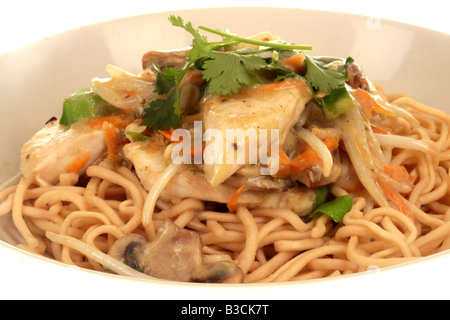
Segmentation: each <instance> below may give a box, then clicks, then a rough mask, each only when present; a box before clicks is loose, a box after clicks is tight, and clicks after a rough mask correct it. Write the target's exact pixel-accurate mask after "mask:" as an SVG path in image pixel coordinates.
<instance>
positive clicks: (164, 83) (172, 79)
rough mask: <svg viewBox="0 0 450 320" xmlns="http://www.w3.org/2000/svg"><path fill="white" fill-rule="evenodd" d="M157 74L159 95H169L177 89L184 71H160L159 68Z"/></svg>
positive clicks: (165, 69) (169, 69)
mask: <svg viewBox="0 0 450 320" xmlns="http://www.w3.org/2000/svg"><path fill="white" fill-rule="evenodd" d="M156 70H157V74H156V83H155V90H154V92H157V93H159V94H166V93H169V91H170V90H172V89H173V88H175V86H176V84H177V79H178V77H179V76H180V73H181V72H182V70H178V69H175V68H169V67H167V68H164V70H162V71H161V70H159V69H158V68H157V69H156Z"/></svg>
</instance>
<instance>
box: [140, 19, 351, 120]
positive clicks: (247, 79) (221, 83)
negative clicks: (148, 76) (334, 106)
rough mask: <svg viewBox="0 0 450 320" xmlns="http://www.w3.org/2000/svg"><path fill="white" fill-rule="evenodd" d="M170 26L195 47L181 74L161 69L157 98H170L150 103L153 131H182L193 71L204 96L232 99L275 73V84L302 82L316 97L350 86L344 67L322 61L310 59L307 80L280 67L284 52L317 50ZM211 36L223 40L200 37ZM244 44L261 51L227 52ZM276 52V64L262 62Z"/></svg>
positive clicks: (178, 22)
mask: <svg viewBox="0 0 450 320" xmlns="http://www.w3.org/2000/svg"><path fill="white" fill-rule="evenodd" d="M169 21H170V22H171V23H172V25H173V26H175V27H180V28H183V29H185V30H186V31H187V32H189V33H190V34H191V35H192V36H193V40H192V47H191V49H190V50H189V52H188V53H187V56H186V58H187V61H186V65H185V67H184V68H183V69H181V70H178V69H174V68H164V69H163V70H159V69H158V68H157V66H156V69H157V80H156V85H155V92H157V93H159V94H161V95H163V94H167V97H166V99H165V100H163V99H156V100H154V101H151V102H150V104H149V106H148V107H147V108H146V109H145V113H144V117H143V121H142V124H143V125H146V126H148V127H151V128H153V129H169V128H176V127H178V126H180V125H181V123H182V120H181V106H180V88H179V84H180V83H181V80H182V79H183V77H184V75H185V74H186V72H187V70H188V69H189V68H192V67H195V68H197V69H199V70H201V71H202V75H203V79H204V80H205V83H206V91H207V92H208V93H210V94H218V95H222V96H225V95H229V94H233V93H236V92H238V91H239V89H240V88H241V87H242V86H249V85H252V84H254V83H257V82H258V77H257V76H256V75H255V72H258V71H263V70H266V71H276V72H277V75H276V80H275V81H278V80H282V79H283V78H284V77H292V76H294V77H301V78H303V79H304V80H305V81H306V83H307V84H308V85H309V87H310V88H311V90H312V91H313V95H314V96H315V90H320V91H322V92H324V93H325V94H328V93H330V92H332V91H333V90H335V89H338V88H340V87H342V86H343V85H344V83H345V82H346V81H347V70H346V66H347V64H346V65H345V68H344V70H336V69H333V68H329V67H328V66H327V65H326V64H324V63H322V61H321V60H320V59H316V58H310V57H308V56H306V61H305V62H306V65H307V71H306V74H305V75H304V76H303V75H298V74H295V73H293V72H292V71H290V70H288V69H285V68H283V67H282V66H280V65H279V64H278V59H274V57H278V55H279V53H281V52H286V51H288V52H291V53H292V54H296V53H299V52H301V51H311V50H313V48H312V46H310V45H295V44H289V43H286V42H281V41H269V42H266V41H259V40H254V39H248V38H243V37H240V36H238V35H235V34H232V33H229V32H223V31H220V30H216V29H212V28H209V27H205V26H200V27H198V28H197V27H195V26H194V25H193V24H192V23H191V22H185V21H184V20H183V18H181V17H179V16H174V15H171V16H170V17H169ZM200 30H203V31H207V32H210V33H213V34H216V35H220V36H221V37H222V41H215V42H210V41H208V38H207V37H206V36H205V35H203V34H202V33H200ZM239 43H246V44H251V45H257V46H259V47H261V49H259V50H254V49H250V48H246V49H243V50H234V51H226V50H223V49H226V48H227V47H229V46H233V45H237V44H239ZM267 52H272V53H273V54H272V58H263V56H262V55H261V54H264V53H267Z"/></svg>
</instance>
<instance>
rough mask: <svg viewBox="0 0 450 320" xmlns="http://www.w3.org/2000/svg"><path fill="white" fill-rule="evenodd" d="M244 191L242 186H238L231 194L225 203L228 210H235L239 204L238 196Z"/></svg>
mask: <svg viewBox="0 0 450 320" xmlns="http://www.w3.org/2000/svg"><path fill="white" fill-rule="evenodd" d="M244 191H245V187H244V186H240V187H239V188H238V189H237V191H236V192H235V193H233V195H232V196H231V198H230V200H229V201H228V203H227V207H228V210H230V211H231V212H234V211H236V209H237V207H238V204H239V196H240V195H241V194H242V193H243V192H244Z"/></svg>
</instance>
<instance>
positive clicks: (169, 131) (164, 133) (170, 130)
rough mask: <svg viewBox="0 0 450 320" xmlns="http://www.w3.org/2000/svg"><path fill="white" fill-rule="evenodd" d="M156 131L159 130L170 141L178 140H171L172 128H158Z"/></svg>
mask: <svg viewBox="0 0 450 320" xmlns="http://www.w3.org/2000/svg"><path fill="white" fill-rule="evenodd" d="M158 132H159V133H160V134H161V135H162V136H163V137H164V138H166V139H167V140H168V141H170V142H178V141H173V140H172V133H173V128H170V129H166V130H158Z"/></svg>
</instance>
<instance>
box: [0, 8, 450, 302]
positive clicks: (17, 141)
mask: <svg viewBox="0 0 450 320" xmlns="http://www.w3.org/2000/svg"><path fill="white" fill-rule="evenodd" d="M172 13H175V14H177V15H181V16H182V17H183V18H184V19H185V20H186V21H192V22H193V23H194V24H195V25H206V26H211V27H213V28H216V27H217V28H220V29H225V28H229V29H230V30H231V31H232V32H236V33H238V34H239V35H242V36H250V35H253V34H256V33H258V32H260V31H264V30H268V31H271V32H272V33H274V34H276V35H279V36H280V37H281V38H283V39H286V40H289V41H292V42H295V43H297V44H310V45H313V47H314V51H313V52H312V54H313V55H329V56H340V57H347V56H351V57H353V58H354V59H355V60H356V61H357V62H358V63H359V64H360V65H362V66H363V68H364V70H365V72H366V73H367V74H368V76H369V77H370V78H371V79H372V80H374V81H376V82H378V83H380V84H381V85H383V86H384V88H385V89H386V91H387V92H404V93H408V94H410V95H411V96H413V97H414V98H416V99H418V100H420V101H422V102H424V103H427V104H430V105H432V106H434V107H437V108H440V109H443V110H446V111H448V112H450V108H449V106H448V105H447V103H446V102H447V100H448V98H447V93H448V80H449V76H448V57H449V56H450V36H449V35H446V34H443V33H439V32H436V31H431V30H427V29H423V28H419V27H415V26H412V25H407V24H402V23H397V22H394V21H387V20H382V19H374V18H370V17H364V16H357V15H350V14H342V13H331V12H323V11H310V10H300V9H286V8H284V9H281V8H278V9H277V8H249V9H246V8H215V9H195V10H183V11H177V12H164V13H156V14H149V15H142V16H135V17H130V18H124V19H119V20H114V21H108V22H104V23H99V24H95V25H89V26H85V27H81V28H78V29H74V30H71V31H67V32H64V33H61V34H57V35H53V36H50V37H47V38H45V39H42V40H39V41H36V42H33V43H30V44H28V45H25V46H23V47H20V48H17V49H14V50H12V51H10V52H6V53H3V54H1V55H0V70H1V72H0V88H1V90H2V93H1V94H0V108H1V115H2V116H1V117H0V132H1V135H0V150H1V155H0V183H2V182H5V181H6V180H8V179H9V178H10V177H12V176H13V175H14V174H15V173H16V172H18V168H19V157H20V149H21V146H22V144H23V143H24V142H25V141H26V140H27V139H28V138H29V137H30V136H31V135H32V134H33V133H34V132H35V131H36V130H38V129H39V128H41V127H42V126H43V124H44V123H45V122H46V121H47V120H48V119H49V118H51V117H52V116H56V117H59V116H60V115H61V106H62V101H63V99H64V98H65V97H66V96H67V95H69V94H70V93H72V92H74V91H75V90H77V89H79V88H82V87H87V86H90V81H91V79H92V78H93V77H103V76H105V77H106V76H107V74H106V72H105V66H106V65H107V64H113V65H116V66H119V67H121V68H123V69H125V70H127V71H130V72H132V73H138V72H140V70H141V57H142V54H143V53H145V52H146V51H148V50H151V49H175V48H181V47H185V46H187V45H189V44H190V42H191V36H190V35H189V34H188V33H187V32H185V31H183V30H181V29H179V28H174V27H172V26H171V25H170V23H169V21H168V19H167V18H168V16H169V14H172ZM230 17H231V18H232V19H230ZM16 239H17V234H16V233H15V231H14V230H13V229H12V227H11V219H10V218H9V217H7V216H6V217H1V218H0V240H1V241H0V256H1V257H2V258H1V260H2V263H0V283H1V290H0V292H1V294H0V296H4V297H8V298H9V297H14V296H17V297H25V298H34V297H35V298H42V297H50V298H100V299H104V298H113V299H114V298H118V299H127V298H130V299H136V298H138V299H139V298H144V299H178V298H182V299H186V298H188V299H190V298H195V299H206V298H208V299H214V298H229V297H230V294H232V298H233V299H248V298H249V297H251V298H252V299H304V298H306V299H308V298H312V297H318V296H320V297H321V298H324V299H327V298H331V299H333V298H334V297H336V293H335V292H336V290H339V291H340V294H339V298H344V299H346V298H369V299H370V298H375V299H378V298H381V299H386V298H394V299H396V298H402V299H403V298H417V297H429V298H431V297H435V298H436V297H437V298H439V297H445V296H447V298H448V293H446V291H444V292H443V293H441V292H439V291H438V290H439V289H440V288H446V287H448V286H449V285H450V275H449V273H448V270H449V269H450V253H442V254H439V255H436V256H433V257H429V258H424V259H422V260H420V261H417V262H414V263H409V264H407V265H402V266H396V267H391V268H386V269H383V270H377V271H372V272H367V273H362V274H357V275H352V276H343V277H339V278H334V279H326V280H314V281H304V282H293V283H283V284H267V285H209V284H208V285H200V284H185V283H172V282H167V281H155V282H153V281H136V280H133V279H126V278H124V277H120V276H115V275H109V274H103V273H98V272H93V271H87V270H80V269H79V268H74V267H69V266H64V265H62V264H60V263H58V262H55V261H51V260H49V259H46V258H42V257H38V256H35V255H33V254H30V253H28V252H25V251H22V250H20V249H17V248H16V247H14V246H13V245H14V244H15V242H16V241H17V240H16ZM37 288H39V292H40V293H37V292H36V291H35V290H37ZM68 288H70V290H68ZM98 288H102V290H101V293H100V292H99V290H98ZM118 289H120V291H119V290H118ZM174 289H176V290H174ZM117 292H122V293H121V294H120V295H118V294H117ZM125 292H126V294H125ZM425 292H426V294H427V295H426V296H425V294H424V293H425ZM35 294H36V296H35ZM61 294H62V295H64V296H61Z"/></svg>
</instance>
